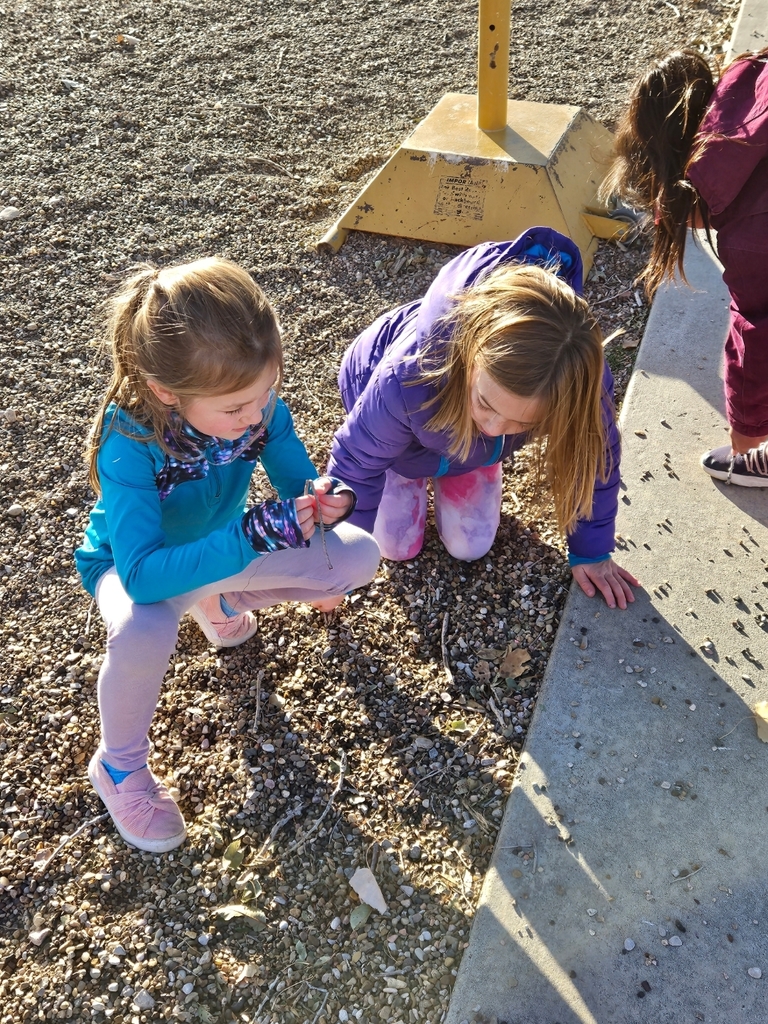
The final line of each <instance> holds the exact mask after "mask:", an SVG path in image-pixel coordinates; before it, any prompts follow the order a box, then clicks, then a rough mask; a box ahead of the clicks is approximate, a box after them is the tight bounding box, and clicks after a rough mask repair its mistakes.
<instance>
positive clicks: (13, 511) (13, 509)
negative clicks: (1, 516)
mask: <svg viewBox="0 0 768 1024" xmlns="http://www.w3.org/2000/svg"><path fill="white" fill-rule="evenodd" d="M8 515H9V516H23V515H24V506H23V505H19V504H18V503H15V504H13V505H10V506H9V508H8Z"/></svg>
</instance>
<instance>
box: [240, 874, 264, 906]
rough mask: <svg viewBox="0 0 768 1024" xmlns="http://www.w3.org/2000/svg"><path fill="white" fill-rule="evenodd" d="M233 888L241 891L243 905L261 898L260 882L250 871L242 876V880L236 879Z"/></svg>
mask: <svg viewBox="0 0 768 1024" xmlns="http://www.w3.org/2000/svg"><path fill="white" fill-rule="evenodd" d="M235 888H236V889H242V890H243V892H242V899H243V903H250V902H251V900H255V899H257V898H258V897H259V896H261V893H262V889H261V882H260V881H259V880H258V878H257V877H256V876H255V875H254V874H252V873H251V872H250V871H249V872H248V873H247V874H246V875H243V877H242V878H238V880H237V881H236V882H235Z"/></svg>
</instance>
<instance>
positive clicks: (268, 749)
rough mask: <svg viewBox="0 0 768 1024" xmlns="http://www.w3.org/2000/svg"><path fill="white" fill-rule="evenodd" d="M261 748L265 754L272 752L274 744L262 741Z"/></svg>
mask: <svg viewBox="0 0 768 1024" xmlns="http://www.w3.org/2000/svg"><path fill="white" fill-rule="evenodd" d="M261 749H262V750H263V751H264V753H265V754H274V752H275V746H274V744H273V743H262V744H261Z"/></svg>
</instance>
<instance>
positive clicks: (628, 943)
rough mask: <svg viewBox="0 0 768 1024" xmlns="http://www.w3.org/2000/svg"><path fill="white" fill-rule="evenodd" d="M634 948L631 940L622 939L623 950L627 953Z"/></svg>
mask: <svg viewBox="0 0 768 1024" xmlns="http://www.w3.org/2000/svg"><path fill="white" fill-rule="evenodd" d="M634 948H635V943H634V941H633V940H632V939H624V949H626V951H627V952H628V953H629V952H630V951H631V950H633V949H634Z"/></svg>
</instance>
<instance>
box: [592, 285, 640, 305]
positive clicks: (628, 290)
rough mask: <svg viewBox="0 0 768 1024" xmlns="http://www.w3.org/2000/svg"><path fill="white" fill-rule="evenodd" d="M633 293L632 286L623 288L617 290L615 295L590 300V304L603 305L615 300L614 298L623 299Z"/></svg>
mask: <svg viewBox="0 0 768 1024" xmlns="http://www.w3.org/2000/svg"><path fill="white" fill-rule="evenodd" d="M631 294H632V289H631V288H623V289H622V290H621V291H620V292H616V294H615V295H608V296H606V298H604V299H596V300H595V301H594V302H590V306H602V305H603V303H605V302H613V300H614V299H623V298H625V297H626V296H627V295H631Z"/></svg>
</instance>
